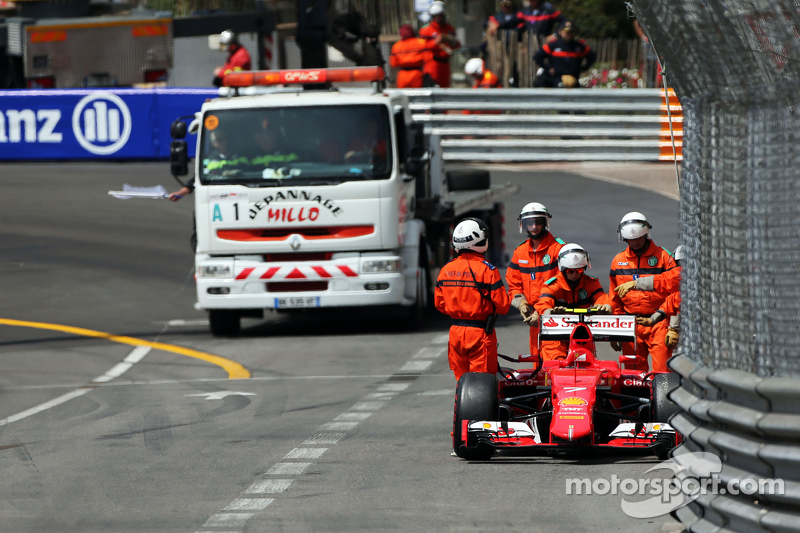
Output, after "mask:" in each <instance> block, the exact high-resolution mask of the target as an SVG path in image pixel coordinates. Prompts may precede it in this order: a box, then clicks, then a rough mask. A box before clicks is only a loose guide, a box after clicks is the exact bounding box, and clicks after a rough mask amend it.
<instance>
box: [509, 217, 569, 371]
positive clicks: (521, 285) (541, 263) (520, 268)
mask: <svg viewBox="0 0 800 533" xmlns="http://www.w3.org/2000/svg"><path fill="white" fill-rule="evenodd" d="M563 245H564V241H562V240H561V239H556V238H555V237H553V234H552V233H550V232H547V235H546V236H545V237H544V239H542V242H541V244H540V245H539V247H538V248H537V249H536V250H534V249H533V245H532V244H531V240H530V239H528V240H527V241H525V242H523V243H522V244H520V245H519V246H517V248H516V250H514V256H513V257H512V258H511V263H510V264H509V265H508V270H506V283H508V294H509V295H510V296H511V298H514V296H516V295H517V294H522V295H523V296H525V299H526V300H527V301H528V303H529V304H530V305H531V307H533V306H534V305H535V304H536V300H538V299H539V291H540V289H541V288H542V284H543V283H544V282H545V280H547V279H550V278H552V277H553V276H555V275H556V272H558V252H560V251H561V247H562V246H563ZM530 330H531V331H530V348H531V355H538V354H539V348H538V344H539V325H538V324H536V326H534V327H532V328H530ZM559 346H560V343H559V342H558V341H545V342H543V343H542V358H543V359H545V360H550V359H556V358H558V356H559V354H560V353H561V352H560V348H559Z"/></svg>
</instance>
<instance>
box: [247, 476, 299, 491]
mask: <svg viewBox="0 0 800 533" xmlns="http://www.w3.org/2000/svg"><path fill="white" fill-rule="evenodd" d="M292 481H294V480H293V479H259V480H257V481H255V482H253V484H252V485H250V488H249V489H247V490H246V491H244V492H245V494H280V493H281V492H283V491H285V490H286V489H288V488H289V485H291V484H292Z"/></svg>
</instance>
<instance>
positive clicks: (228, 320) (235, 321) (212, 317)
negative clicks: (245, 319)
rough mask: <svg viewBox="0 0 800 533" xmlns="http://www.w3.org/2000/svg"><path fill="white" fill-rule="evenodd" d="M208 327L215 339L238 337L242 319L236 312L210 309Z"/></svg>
mask: <svg viewBox="0 0 800 533" xmlns="http://www.w3.org/2000/svg"><path fill="white" fill-rule="evenodd" d="M208 325H209V327H210V328H211V334H212V335H213V336H215V337H237V336H238V335H239V331H240V329H241V317H240V316H239V313H237V312H236V311H230V310H227V309H210V310H209V311H208Z"/></svg>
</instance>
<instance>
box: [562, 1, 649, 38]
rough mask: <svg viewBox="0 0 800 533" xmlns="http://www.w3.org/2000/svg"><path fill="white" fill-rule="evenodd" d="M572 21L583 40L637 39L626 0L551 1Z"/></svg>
mask: <svg viewBox="0 0 800 533" xmlns="http://www.w3.org/2000/svg"><path fill="white" fill-rule="evenodd" d="M551 3H552V4H553V5H554V6H555V7H556V9H558V10H559V11H561V12H562V13H564V15H565V16H566V17H567V18H568V19H569V20H571V21H572V22H573V23H574V24H575V26H576V28H577V30H578V32H577V35H578V36H579V37H581V38H583V39H605V38H609V37H611V38H615V39H635V38H636V32H635V31H634V30H633V19H630V18H628V9H627V6H626V5H625V1H624V0H551Z"/></svg>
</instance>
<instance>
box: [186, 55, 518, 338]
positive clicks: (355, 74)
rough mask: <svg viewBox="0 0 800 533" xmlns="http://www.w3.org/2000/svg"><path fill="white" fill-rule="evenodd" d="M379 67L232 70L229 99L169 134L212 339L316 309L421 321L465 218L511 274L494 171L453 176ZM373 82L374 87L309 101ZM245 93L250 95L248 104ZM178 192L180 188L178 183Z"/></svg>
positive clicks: (502, 192)
mask: <svg viewBox="0 0 800 533" xmlns="http://www.w3.org/2000/svg"><path fill="white" fill-rule="evenodd" d="M383 79H384V72H383V70H382V69H381V68H379V67H356V68H348V69H315V70H314V69H312V70H296V71H263V72H233V73H229V74H227V75H226V76H225V80H224V82H225V85H226V86H225V87H222V88H221V89H220V95H221V97H220V98H217V99H214V100H211V101H208V102H206V103H205V104H203V106H202V109H201V110H200V111H199V112H197V113H196V114H195V115H194V116H191V117H183V118H182V119H179V120H178V121H176V122H175V123H173V127H172V136H173V141H172V147H171V154H172V158H171V159H172V160H171V165H172V172H173V175H175V176H176V178H177V177H178V176H182V175H186V174H187V173H188V161H187V155H186V154H187V150H186V141H184V140H182V139H183V138H184V137H185V136H186V131H187V126H186V122H184V121H183V119H189V122H190V123H189V126H188V130H189V132H192V133H195V132H196V133H198V140H197V157H196V164H195V168H194V173H193V183H192V182H190V183H186V184H183V183H182V185H184V186H185V187H186V190H191V189H192V187H193V188H194V192H195V212H196V214H195V219H196V227H197V233H196V243H197V244H196V249H195V252H196V254H195V265H196V276H197V302H198V303H197V308H198V309H204V310H207V311H208V312H209V322H210V326H211V331H212V333H213V334H215V335H222V336H230V335H236V334H237V333H238V332H239V328H240V318H241V317H242V316H262V314H263V311H264V310H265V309H267V310H285V309H288V310H292V309H296V308H308V307H364V306H386V307H390V308H392V309H395V310H396V311H401V312H402V313H407V314H408V316H409V317H410V320H409V324H411V325H414V324H418V323H419V321H420V320H421V315H422V312H423V309H424V308H425V306H426V304H427V302H428V301H429V299H430V296H431V282H430V281H431V280H432V279H436V276H437V275H438V270H439V268H440V267H441V266H442V265H444V264H445V263H446V262H447V261H448V260H449V259H450V247H449V243H450V233H451V231H452V230H451V228H452V226H453V224H454V223H455V221H456V220H457V219H460V218H463V217H465V216H474V217H479V218H481V219H483V220H485V221H486V222H487V224H488V225H489V229H490V232H491V235H492V237H494V238H493V239H492V241H493V242H494V243H496V244H495V245H494V247H493V249H492V250H489V254H487V255H488V258H490V260H491V261H492V262H493V263H495V264H502V262H503V260H504V255H505V254H504V251H503V249H502V243H503V239H502V238H501V234H502V222H503V214H502V204H500V203H499V201H500V200H501V199H502V198H505V197H508V196H511V195H513V194H514V193H515V192H516V191H518V190H519V189H518V187H516V186H511V185H494V186H492V185H490V183H489V175H488V172H486V171H462V172H460V173H458V172H445V170H444V166H443V162H442V151H441V149H440V146H439V138H438V136H435V135H426V133H425V132H424V130H423V127H422V125H421V124H417V123H415V122H414V121H413V119H412V117H411V113H410V111H409V102H408V98H407V96H406V95H405V94H403V93H402V92H397V91H395V92H387V91H385V90H383V88H382V82H383ZM347 81H350V82H352V81H356V82H372V83H373V89H370V90H352V91H351V90H348V91H347V92H345V91H339V90H328V87H327V86H326V85H321V86H320V87H321V88H323V89H326V90H307V89H304V88H303V86H304V85H305V86H308V85H309V84H310V83H313V82H316V83H325V84H330V83H338V82H347ZM245 93H247V95H245ZM179 181H180V180H179Z"/></svg>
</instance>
